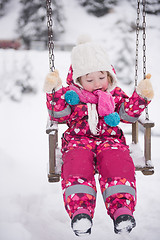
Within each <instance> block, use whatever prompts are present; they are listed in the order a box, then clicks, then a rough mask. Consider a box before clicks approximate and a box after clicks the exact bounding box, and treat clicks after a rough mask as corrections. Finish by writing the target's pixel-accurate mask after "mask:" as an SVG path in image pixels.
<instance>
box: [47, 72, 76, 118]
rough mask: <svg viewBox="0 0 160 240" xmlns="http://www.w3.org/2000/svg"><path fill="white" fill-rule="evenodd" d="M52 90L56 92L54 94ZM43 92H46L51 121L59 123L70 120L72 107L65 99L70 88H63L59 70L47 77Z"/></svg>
mask: <svg viewBox="0 0 160 240" xmlns="http://www.w3.org/2000/svg"><path fill="white" fill-rule="evenodd" d="M52 89H54V90H55V91H54V92H53V93H52ZM43 90H44V91H45V92H46V97H47V109H48V113H49V117H50V120H53V121H58V122H64V121H66V120H68V118H69V116H70V114H71V107H70V106H69V105H68V104H67V103H66V101H65V99H64V94H65V93H66V91H68V88H64V87H62V80H61V78H60V76H59V72H58V70H56V69H55V70H54V71H53V72H50V73H49V74H48V75H47V76H46V79H45V82H44V87H43ZM52 112H53V114H52ZM52 115H53V116H52Z"/></svg>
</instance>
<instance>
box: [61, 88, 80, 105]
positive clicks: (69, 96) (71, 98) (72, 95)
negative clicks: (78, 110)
mask: <svg viewBox="0 0 160 240" xmlns="http://www.w3.org/2000/svg"><path fill="white" fill-rule="evenodd" d="M64 97H65V100H66V102H67V103H68V104H69V105H77V104H78V103H79V96H78V94H77V93H76V92H75V91H73V90H69V91H67V92H66V93H65V95H64Z"/></svg>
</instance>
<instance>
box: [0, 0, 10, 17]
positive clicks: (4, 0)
mask: <svg viewBox="0 0 160 240" xmlns="http://www.w3.org/2000/svg"><path fill="white" fill-rule="evenodd" d="M9 2H10V0H0V17H2V16H4V15H5V13H6V6H7V4H8V3H9Z"/></svg>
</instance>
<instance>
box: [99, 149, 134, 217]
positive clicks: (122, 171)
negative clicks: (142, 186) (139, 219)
mask: <svg viewBox="0 0 160 240" xmlns="http://www.w3.org/2000/svg"><path fill="white" fill-rule="evenodd" d="M97 168H98V171H99V174H100V177H99V181H100V186H101V191H102V195H103V199H104V202H105V206H106V208H107V211H108V214H109V215H110V217H111V218H112V219H113V220H115V216H116V217H117V216H118V214H117V212H116V211H117V210H118V209H119V208H121V210H124V214H126V210H127V209H128V210H127V211H128V213H130V214H131V215H132V213H133V211H134V209H135V204H136V182H135V168H134V164H133V161H132V158H131V157H130V155H129V151H128V149H107V150H103V151H101V153H99V155H98V156H97ZM119 212H120V211H119ZM121 213H122V211H121Z"/></svg>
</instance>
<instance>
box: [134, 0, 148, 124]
mask: <svg viewBox="0 0 160 240" xmlns="http://www.w3.org/2000/svg"><path fill="white" fill-rule="evenodd" d="M142 5H143V9H142V16H143V22H142V29H143V78H144V79H145V77H146V9H145V6H146V0H142ZM139 29H140V0H137V19H136V58H135V87H136V86H137V83H138V49H139ZM145 119H146V120H149V113H148V106H146V108H145Z"/></svg>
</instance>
